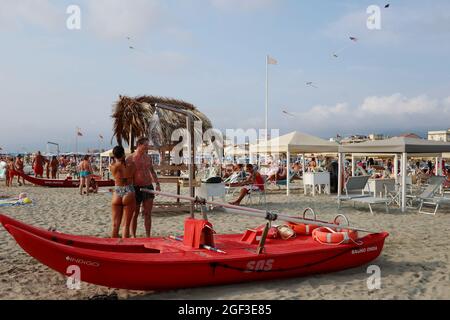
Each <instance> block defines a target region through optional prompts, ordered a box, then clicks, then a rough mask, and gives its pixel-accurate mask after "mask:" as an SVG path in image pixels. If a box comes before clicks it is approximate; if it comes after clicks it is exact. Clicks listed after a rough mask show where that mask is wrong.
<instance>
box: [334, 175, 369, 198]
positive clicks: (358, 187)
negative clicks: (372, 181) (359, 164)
mask: <svg viewBox="0 0 450 320" xmlns="http://www.w3.org/2000/svg"><path fill="white" fill-rule="evenodd" d="M369 178H370V176H359V177H349V178H348V180H347V183H346V184H345V187H344V192H345V195H342V196H340V197H337V200H338V204H339V205H340V204H341V202H342V201H350V200H353V199H355V198H363V197H368V195H367V194H364V188H365V187H366V184H367V182H368V181H369Z"/></svg>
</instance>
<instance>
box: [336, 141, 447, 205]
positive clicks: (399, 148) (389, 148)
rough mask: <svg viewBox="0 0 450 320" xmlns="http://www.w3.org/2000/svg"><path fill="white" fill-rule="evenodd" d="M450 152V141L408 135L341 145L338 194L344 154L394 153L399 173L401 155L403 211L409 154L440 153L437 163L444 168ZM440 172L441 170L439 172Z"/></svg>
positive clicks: (340, 185) (341, 183)
mask: <svg viewBox="0 0 450 320" xmlns="http://www.w3.org/2000/svg"><path fill="white" fill-rule="evenodd" d="M445 152H450V143H448V142H440V141H432V140H423V139H415V138H406V137H395V138H391V139H386V140H377V141H368V142H363V143H356V144H349V145H341V146H340V147H339V175H338V177H339V181H338V186H339V187H338V196H340V195H341V191H342V186H343V181H342V177H343V176H342V169H343V165H344V163H343V160H344V154H356V153H357V154H367V155H372V154H393V155H394V157H395V162H394V168H395V169H394V171H395V172H396V173H397V168H396V167H397V159H398V156H399V155H401V170H400V172H401V188H402V199H401V200H402V201H401V204H402V212H405V210H406V166H407V159H408V156H409V157H411V156H418V155H422V156H430V155H439V156H438V157H437V158H436V163H438V164H439V163H440V166H439V165H438V167H440V168H442V154H443V153H445ZM437 174H439V172H437Z"/></svg>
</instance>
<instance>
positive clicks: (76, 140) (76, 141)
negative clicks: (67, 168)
mask: <svg viewBox="0 0 450 320" xmlns="http://www.w3.org/2000/svg"><path fill="white" fill-rule="evenodd" d="M78 132H79V128H78V127H77V133H76V135H75V154H77V153H78Z"/></svg>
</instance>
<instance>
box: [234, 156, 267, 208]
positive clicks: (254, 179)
mask: <svg viewBox="0 0 450 320" xmlns="http://www.w3.org/2000/svg"><path fill="white" fill-rule="evenodd" d="M245 170H246V172H247V178H246V179H245V181H243V182H240V183H238V184H236V185H235V186H243V188H242V189H241V192H240V194H239V198H238V199H236V200H235V201H233V202H230V204H232V205H236V206H238V205H240V204H241V201H242V199H244V198H245V196H246V195H248V194H250V193H251V192H253V191H264V179H263V177H262V176H261V174H260V173H259V172H258V171H256V170H254V168H253V165H251V164H247V165H246V167H245Z"/></svg>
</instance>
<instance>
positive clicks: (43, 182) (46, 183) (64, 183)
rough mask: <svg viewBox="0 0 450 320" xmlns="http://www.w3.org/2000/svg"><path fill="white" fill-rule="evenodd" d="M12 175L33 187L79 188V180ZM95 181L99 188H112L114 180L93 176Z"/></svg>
mask: <svg viewBox="0 0 450 320" xmlns="http://www.w3.org/2000/svg"><path fill="white" fill-rule="evenodd" d="M14 175H16V176H20V177H22V178H24V179H25V180H27V181H28V182H31V183H32V184H34V185H37V186H41V187H50V188H78V187H79V186H80V181H79V180H73V179H66V180H58V179H41V178H35V177H31V176H29V175H26V174H24V173H21V172H17V171H14ZM93 178H94V179H95V181H97V185H98V186H99V187H113V186H114V180H101V177H99V176H93Z"/></svg>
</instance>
